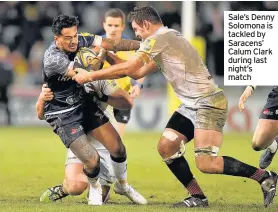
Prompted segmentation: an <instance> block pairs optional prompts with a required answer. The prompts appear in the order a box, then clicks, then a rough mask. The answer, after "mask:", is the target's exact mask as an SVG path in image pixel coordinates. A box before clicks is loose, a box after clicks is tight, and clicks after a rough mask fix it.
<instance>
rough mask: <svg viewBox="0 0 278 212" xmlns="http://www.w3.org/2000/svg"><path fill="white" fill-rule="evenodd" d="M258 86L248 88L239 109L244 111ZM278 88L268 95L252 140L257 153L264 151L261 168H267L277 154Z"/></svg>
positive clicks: (241, 98)
mask: <svg viewBox="0 0 278 212" xmlns="http://www.w3.org/2000/svg"><path fill="white" fill-rule="evenodd" d="M255 88H256V86H247V87H246V89H245V90H244V92H243V93H242V95H241V97H240V99H239V103H238V107H239V109H240V111H243V110H244V103H245V102H246V100H247V99H248V98H249V96H251V95H252V93H253V91H254V90H255ZM277 135H278V86H274V87H273V89H272V91H271V92H270V93H269V94H268V98H267V101H266V104H265V106H264V108H263V111H262V113H261V115H260V118H259V121H258V124H257V127H256V130H255V132H254V135H253V138H252V147H253V149H254V150H255V151H260V150H263V149H264V152H263V154H262V156H261V158H260V167H261V168H262V169H265V168H267V167H268V166H269V165H270V164H271V162H272V160H273V158H274V156H275V154H276V152H277V142H278V138H277V137H276V136H277Z"/></svg>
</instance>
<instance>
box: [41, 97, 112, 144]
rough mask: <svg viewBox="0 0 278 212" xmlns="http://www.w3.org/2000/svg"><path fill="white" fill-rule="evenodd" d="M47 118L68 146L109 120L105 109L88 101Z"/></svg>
mask: <svg viewBox="0 0 278 212" xmlns="http://www.w3.org/2000/svg"><path fill="white" fill-rule="evenodd" d="M45 119H46V121H47V122H48V123H49V124H50V126H51V127H52V128H53V131H54V132H55V133H56V134H57V135H58V136H59V137H60V139H61V140H62V142H63V143H64V145H65V146H66V147H67V148H69V146H70V144H71V143H72V142H73V141H74V140H76V139H77V138H79V137H80V136H82V135H86V134H87V133H88V132H90V131H92V130H94V129H96V128H98V127H100V126H102V125H104V124H105V123H107V122H108V121H109V120H108V118H107V117H106V116H105V115H104V113H103V111H102V110H101V109H100V108H99V107H98V106H97V105H96V104H95V103H93V102H91V103H90V102H88V104H84V105H81V106H79V107H77V108H75V109H74V110H72V111H69V112H66V113H62V114H55V115H46V116H45Z"/></svg>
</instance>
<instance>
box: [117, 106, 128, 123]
mask: <svg viewBox="0 0 278 212" xmlns="http://www.w3.org/2000/svg"><path fill="white" fill-rule="evenodd" d="M113 113H114V117H115V119H116V121H117V122H118V123H123V124H127V123H128V122H129V119H130V113H131V110H119V109H116V108H113Z"/></svg>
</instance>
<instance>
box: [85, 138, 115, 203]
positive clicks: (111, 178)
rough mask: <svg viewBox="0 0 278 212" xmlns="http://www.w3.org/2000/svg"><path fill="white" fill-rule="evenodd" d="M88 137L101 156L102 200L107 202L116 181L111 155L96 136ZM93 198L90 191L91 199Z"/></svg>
mask: <svg viewBox="0 0 278 212" xmlns="http://www.w3.org/2000/svg"><path fill="white" fill-rule="evenodd" d="M88 139H89V141H90V143H91V145H93V146H94V147H95V148H96V150H97V151H98V153H99V156H100V176H99V179H100V180H99V182H100V184H101V187H102V200H103V203H106V202H107V201H108V199H109V197H110V191H111V184H112V183H114V182H115V175H114V171H113V168H112V163H111V157H110V153H109V151H108V150H107V149H106V148H105V147H104V146H103V145H102V144H101V143H100V142H99V141H98V140H96V139H95V138H94V137H92V136H91V135H88ZM90 198H93V196H92V195H90V191H89V201H91V200H90Z"/></svg>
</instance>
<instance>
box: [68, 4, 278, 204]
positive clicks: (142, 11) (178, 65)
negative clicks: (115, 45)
mask: <svg viewBox="0 0 278 212" xmlns="http://www.w3.org/2000/svg"><path fill="white" fill-rule="evenodd" d="M129 21H130V22H131V24H132V28H133V30H134V32H135V34H136V36H137V37H138V38H140V39H142V40H143V42H142V43H141V45H140V49H139V50H138V51H137V53H136V55H135V56H134V57H133V58H131V59H129V60H128V61H123V60H119V59H118V58H116V57H115V56H113V55H109V56H110V57H111V60H110V61H111V62H112V59H113V60H114V63H120V64H117V65H113V66H111V67H110V68H107V69H102V70H101V71H96V72H92V73H88V72H87V71H85V70H83V69H75V72H76V73H77V75H75V76H74V77H73V79H74V80H76V81H77V82H78V83H80V84H83V83H86V82H89V81H94V80H100V79H115V78H119V77H123V76H126V75H128V76H130V77H132V78H134V79H139V78H142V77H144V76H146V75H147V74H149V73H151V72H153V71H155V70H156V68H157V67H158V68H159V70H160V71H161V72H162V73H163V75H164V76H165V78H166V79H167V81H168V82H169V83H170V84H171V85H172V87H173V89H174V91H175V93H176V94H177V96H178V97H179V99H180V100H181V102H182V104H181V105H180V107H179V108H178V109H177V111H176V112H175V113H174V114H173V116H172V117H171V118H170V120H169V122H168V124H167V126H166V128H165V130H164V132H163V134H162V137H161V139H160V141H159V143H158V152H159V153H160V155H161V157H162V158H163V160H164V161H165V163H166V164H167V166H168V167H169V169H170V170H171V171H172V172H173V174H174V175H175V176H176V178H177V179H178V180H179V181H180V182H181V183H182V184H183V185H184V186H185V187H186V188H187V190H188V191H189V193H190V194H191V196H190V197H188V198H186V199H185V200H183V201H181V202H179V203H177V204H175V206H177V207H179V206H181V207H207V206H208V200H207V198H206V197H205V195H204V193H203V191H202V190H201V188H200V187H199V185H198V183H197V181H196V180H195V179H194V177H193V175H192V173H191V171H190V168H189V165H188V163H187V161H186V160H185V158H184V157H183V154H184V152H185V147H184V143H187V142H189V141H190V140H192V139H193V138H194V147H195V149H194V152H195V161H196V165H197V167H198V169H199V170H200V171H202V172H204V173H213V174H224V175H232V176H241V177H246V178H250V179H253V180H255V181H257V182H259V184H260V185H261V188H262V191H263V195H264V205H265V206H266V207H267V206H268V205H269V204H270V203H271V202H272V200H273V198H274V196H275V192H276V184H277V175H276V174H275V173H274V172H268V171H265V170H262V169H258V168H255V167H252V166H250V165H247V164H245V163H242V162H240V161H238V160H236V159H234V158H231V157H228V156H217V153H218V151H219V148H220V146H221V144H222V138H223V134H222V129H223V127H224V124H225V121H226V115H227V104H228V103H227V99H226V97H225V95H224V93H223V91H222V90H221V89H219V88H218V86H217V85H216V84H215V83H214V80H213V78H212V77H211V75H210V73H209V72H208V70H207V68H206V66H205V65H204V64H203V62H202V60H201V58H200V56H199V54H198V53H197V51H196V50H195V49H194V48H193V47H192V45H191V44H190V43H189V42H188V41H187V40H186V39H185V38H184V37H183V36H182V35H181V33H180V32H178V31H176V30H174V29H168V28H167V27H164V26H163V24H162V21H161V18H160V17H159V15H158V13H157V12H156V10H155V9H154V8H153V7H150V6H146V7H142V8H135V9H134V10H133V11H131V12H130V14H129Z"/></svg>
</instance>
